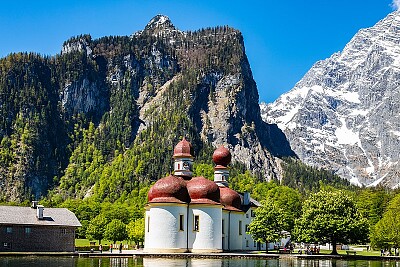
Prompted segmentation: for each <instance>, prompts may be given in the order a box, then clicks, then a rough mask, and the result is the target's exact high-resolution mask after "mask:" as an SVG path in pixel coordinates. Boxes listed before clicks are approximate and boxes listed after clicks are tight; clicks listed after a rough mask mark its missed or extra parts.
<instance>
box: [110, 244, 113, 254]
mask: <svg viewBox="0 0 400 267" xmlns="http://www.w3.org/2000/svg"><path fill="white" fill-rule="evenodd" d="M112 249H113V246H112V243H111V244H110V253H112Z"/></svg>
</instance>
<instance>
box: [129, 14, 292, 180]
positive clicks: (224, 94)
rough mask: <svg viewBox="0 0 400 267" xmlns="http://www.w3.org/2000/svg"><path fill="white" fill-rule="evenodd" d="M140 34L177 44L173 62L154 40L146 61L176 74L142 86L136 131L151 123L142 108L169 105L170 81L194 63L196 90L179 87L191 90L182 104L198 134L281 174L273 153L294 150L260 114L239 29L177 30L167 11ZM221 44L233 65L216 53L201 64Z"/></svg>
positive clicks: (267, 173) (272, 174) (250, 164)
mask: <svg viewBox="0 0 400 267" xmlns="http://www.w3.org/2000/svg"><path fill="white" fill-rule="evenodd" d="M144 34H151V35H152V36H156V37H157V38H162V39H164V40H166V41H167V42H168V44H169V45H171V46H172V47H174V49H176V53H177V62H171V58H169V57H168V56H166V55H165V53H163V52H162V51H160V50H158V49H157V48H155V46H153V48H152V51H151V54H152V57H151V58H150V60H149V64H153V65H155V66H157V68H159V69H162V68H170V70H171V71H172V72H174V75H173V77H170V79H169V80H163V81H160V82H158V84H157V85H156V86H159V89H158V90H156V91H155V92H154V94H149V93H148V92H147V91H145V90H141V92H140V96H139V99H138V104H139V110H140V114H141V115H140V117H141V119H143V120H144V121H145V122H146V124H145V125H142V126H141V127H140V129H139V131H141V130H144V129H146V127H147V126H146V125H151V116H148V115H146V114H147V113H146V112H145V111H147V110H149V109H154V108H155V107H160V106H163V105H167V104H166V103H165V99H167V98H166V95H167V94H168V91H169V86H170V84H171V82H179V81H181V80H182V79H185V76H186V75H188V74H187V71H188V70H191V71H193V68H196V72H197V73H196V75H197V77H196V79H195V83H196V85H195V90H192V89H189V88H188V90H187V92H183V93H184V94H189V97H188V99H187V100H188V101H187V102H186V103H187V105H186V107H183V108H185V109H187V111H188V113H189V116H190V117H191V118H192V119H193V122H194V124H195V125H196V128H197V130H198V134H199V135H200V138H201V140H202V141H203V142H205V143H209V144H212V145H213V146H214V147H218V146H219V145H221V144H226V145H228V146H229V148H230V149H231V150H232V151H233V154H234V155H235V160H237V161H239V162H241V163H244V164H245V166H246V167H247V168H248V169H250V170H253V171H254V172H255V173H258V174H261V175H262V176H264V177H265V178H266V179H267V180H270V179H279V178H280V172H279V170H278V168H277V166H276V162H275V159H274V156H292V155H294V153H293V151H292V150H291V149H290V146H289V145H288V142H287V140H286V138H285V136H284V135H283V133H282V132H281V131H280V130H279V129H278V128H277V127H276V125H269V124H267V123H265V122H263V121H262V119H261V115H260V109H259V105H258V101H259V97H258V91H257V86H256V84H255V82H254V80H253V76H252V73H251V69H250V65H249V62H248V60H247V57H246V54H245V52H244V51H245V49H244V43H243V37H242V35H241V33H240V32H239V31H237V30H234V29H231V28H221V29H218V30H217V29H206V30H203V32H201V31H200V32H198V33H191V32H181V31H179V30H177V29H176V28H175V27H174V26H173V25H172V23H171V22H170V21H169V19H168V18H167V17H165V16H161V15H158V16H156V17H155V18H153V19H152V20H151V21H150V22H149V24H147V26H146V27H145V30H144V31H140V32H138V33H135V34H134V35H133V36H132V38H141V37H142V36H143V35H144ZM210 36H212V37H210ZM208 40H210V41H211V43H213V45H211V43H210V41H208ZM223 46H227V47H230V48H231V49H232V52H230V53H231V54H230V55H228V54H226V55H223V57H224V59H222V56H221V62H222V61H225V60H226V58H225V56H228V57H232V58H234V59H233V60H232V61H233V62H232V63H233V64H234V67H233V68H231V69H228V66H226V65H225V63H223V64H224V66H222V65H221V66H218V63H217V62H218V59H217V60H216V62H215V63H214V62H212V59H211V66H207V67H203V64H205V65H207V64H208V63H206V61H208V60H210V58H212V57H215V58H216V57H217V55H216V54H220V53H221V50H219V48H218V47H223ZM199 63H200V64H199ZM197 64H199V65H197ZM205 65H204V66H205Z"/></svg>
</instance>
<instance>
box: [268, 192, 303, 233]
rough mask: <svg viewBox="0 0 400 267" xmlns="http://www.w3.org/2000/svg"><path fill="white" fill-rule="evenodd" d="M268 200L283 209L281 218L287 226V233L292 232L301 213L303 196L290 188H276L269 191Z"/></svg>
mask: <svg viewBox="0 0 400 267" xmlns="http://www.w3.org/2000/svg"><path fill="white" fill-rule="evenodd" d="M266 198H268V199H270V200H272V201H274V202H275V203H276V205H277V206H278V207H280V208H281V213H282V214H281V216H282V218H283V220H284V221H285V223H286V224H287V226H286V228H285V229H284V230H285V231H288V232H292V231H293V228H294V222H295V219H296V218H299V216H300V211H301V203H302V201H301V195H300V193H299V192H298V191H296V190H295V189H292V188H290V187H288V186H275V187H273V188H271V189H270V190H268V191H267V196H266Z"/></svg>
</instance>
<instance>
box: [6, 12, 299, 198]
mask: <svg viewBox="0 0 400 267" xmlns="http://www.w3.org/2000/svg"><path fill="white" fill-rule="evenodd" d="M0 95H1V102H0V123H1V124H0V140H1V143H0V157H1V158H0V159H1V163H2V164H1V165H0V182H1V184H0V185H1V188H2V190H1V191H0V200H2V201H14V202H17V203H18V202H22V201H25V200H31V199H38V198H42V197H48V199H51V201H52V202H53V204H54V205H56V204H59V203H62V202H64V201H65V200H67V199H85V198H88V197H91V196H92V197H99V198H101V199H103V200H106V201H110V202H115V201H117V200H126V199H128V198H132V197H136V196H137V195H138V192H139V191H140V190H141V189H142V188H146V186H147V185H148V184H149V183H151V182H153V181H155V180H156V179H158V178H160V177H162V176H164V175H166V174H167V173H169V172H170V171H171V155H172V149H173V147H174V145H175V144H176V143H177V142H178V141H179V139H180V138H182V136H186V137H187V138H188V139H189V140H190V141H191V143H192V144H193V146H194V151H195V155H196V162H198V163H210V162H211V161H210V160H211V155H212V152H213V149H214V148H215V147H216V146H219V145H221V144H224V145H227V146H228V147H229V148H230V150H231V151H232V153H233V154H234V159H235V161H236V163H237V164H236V165H235V166H240V169H241V170H249V171H250V172H251V173H252V174H253V175H255V176H256V177H258V179H259V180H264V181H269V180H278V179H281V178H282V174H281V172H280V169H279V167H278V164H277V162H276V161H275V158H274V157H275V156H293V155H294V154H293V152H292V151H291V149H290V147H289V145H288V143H287V141H286V138H285V136H284V135H283V134H282V132H280V131H279V130H278V128H277V127H276V126H275V125H268V124H266V123H264V122H263V121H262V120H261V117H260V110H259V107H258V92H257V87H256V84H255V82H254V80H253V77H252V73H251V69H250V66H249V63H248V61H247V57H246V54H245V48H244V42H243V37H242V35H241V33H240V32H239V31H237V30H235V29H232V28H230V27H227V26H224V27H216V28H207V29H201V30H198V31H194V32H182V31H179V30H177V29H176V28H175V27H174V26H173V25H172V23H171V22H170V20H169V19H168V18H166V17H165V16H161V15H159V16H156V17H155V18H153V19H152V20H151V21H150V22H149V24H148V25H147V26H146V27H145V29H144V30H143V31H140V32H137V33H135V34H133V35H131V36H109V37H103V38H99V39H95V40H93V39H92V38H91V36H90V35H81V36H77V37H73V38H71V39H69V40H67V41H66V42H65V43H64V44H63V46H62V51H61V53H60V54H57V55H55V56H51V57H50V56H41V55H38V54H35V53H18V54H10V55H8V56H7V57H5V58H2V59H0Z"/></svg>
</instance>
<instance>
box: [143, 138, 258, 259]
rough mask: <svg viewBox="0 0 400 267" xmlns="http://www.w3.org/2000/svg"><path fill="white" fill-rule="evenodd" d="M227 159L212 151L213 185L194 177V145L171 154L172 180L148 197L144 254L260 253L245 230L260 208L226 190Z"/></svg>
mask: <svg viewBox="0 0 400 267" xmlns="http://www.w3.org/2000/svg"><path fill="white" fill-rule="evenodd" d="M231 157H232V156H231V153H230V152H229V150H228V149H227V148H225V147H223V146H221V147H219V148H218V149H216V150H215V151H214V154H213V157H212V159H213V162H214V163H215V167H214V181H210V180H208V179H207V178H204V177H202V176H200V177H193V173H192V166H193V159H194V157H193V153H192V145H191V144H190V142H188V141H187V140H186V139H185V138H183V140H182V141H180V142H179V143H178V144H177V145H176V146H175V148H174V155H173V159H174V174H173V175H169V176H167V177H164V178H161V179H159V180H158V181H157V182H156V183H155V184H154V185H153V186H152V187H151V188H150V191H149V193H148V203H147V205H146V215H145V243H144V251H145V252H151V253H162V252H164V253H165V252H169V253H171V252H175V253H182V252H193V253H204V252H223V251H236V250H260V249H264V248H265V244H259V243H257V242H255V241H254V240H253V239H252V237H251V236H250V235H248V234H247V233H246V232H247V228H248V225H249V224H250V222H251V221H252V219H254V216H255V215H254V211H255V209H257V207H259V206H260V204H259V203H258V202H257V201H255V200H254V199H252V198H250V195H249V193H243V194H240V193H238V192H236V191H234V190H232V189H230V188H229V184H228V177H229V169H228V164H229V163H230V162H231Z"/></svg>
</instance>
